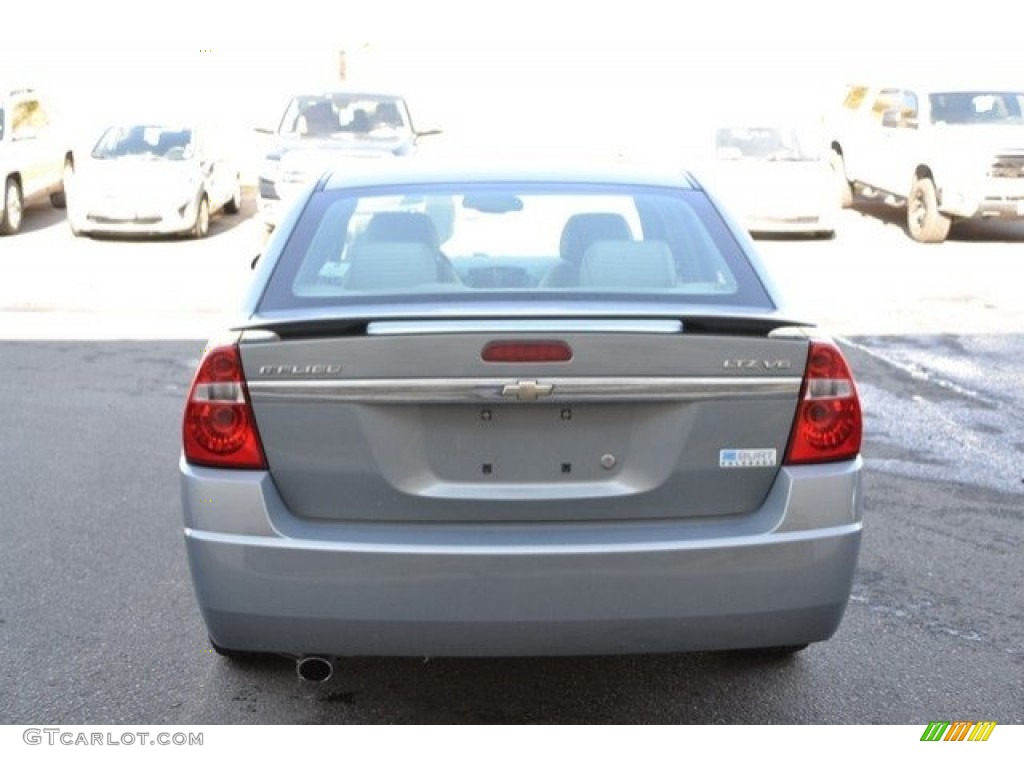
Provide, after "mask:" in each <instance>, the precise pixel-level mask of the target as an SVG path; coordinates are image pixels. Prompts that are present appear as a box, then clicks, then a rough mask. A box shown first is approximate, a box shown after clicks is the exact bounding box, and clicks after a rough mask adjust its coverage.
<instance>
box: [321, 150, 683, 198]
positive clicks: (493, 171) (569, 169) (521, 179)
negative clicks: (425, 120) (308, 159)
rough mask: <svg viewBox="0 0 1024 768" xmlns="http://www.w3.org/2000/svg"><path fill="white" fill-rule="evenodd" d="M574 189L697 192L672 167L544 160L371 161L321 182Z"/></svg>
mask: <svg viewBox="0 0 1024 768" xmlns="http://www.w3.org/2000/svg"><path fill="white" fill-rule="evenodd" d="M463 182H469V183H488V182H509V183H577V184H616V185H630V186H637V185H640V186H659V187H672V188H677V189H696V188H698V187H699V184H698V183H697V182H696V180H695V179H694V178H693V176H692V174H690V173H688V172H687V171H685V170H684V169H682V168H678V167H675V166H673V165H671V164H659V165H652V164H647V163H643V164H641V163H635V162H627V161H623V160H614V159H610V160H609V159H597V160H595V159H590V160H584V159H580V160H578V161H576V160H572V159H565V158H561V157H560V158H558V159H557V160H555V159H552V158H548V157H544V156H534V155H526V156H518V155H514V154H512V155H510V154H503V155H501V156H491V155H489V156H486V157H476V156H454V157H451V156H438V155H418V156H411V157H375V158H373V159H372V160H356V161H354V162H351V163H348V164H344V165H337V166H335V167H333V168H332V169H331V170H330V171H329V172H328V173H327V174H326V175H325V176H324V177H323V180H322V188H323V189H327V190H339V189H351V188H355V187H367V186H390V185H406V184H437V183H463Z"/></svg>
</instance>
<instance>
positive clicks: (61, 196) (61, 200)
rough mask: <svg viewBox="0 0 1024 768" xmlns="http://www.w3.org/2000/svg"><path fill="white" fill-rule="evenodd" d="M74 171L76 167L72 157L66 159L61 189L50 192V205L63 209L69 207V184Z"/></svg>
mask: <svg viewBox="0 0 1024 768" xmlns="http://www.w3.org/2000/svg"><path fill="white" fill-rule="evenodd" d="M74 172H75V168H74V166H73V165H72V164H71V158H68V159H67V160H65V161H64V171H63V172H62V173H61V176H60V189H58V190H57V191H56V192H53V193H51V194H50V205H52V206H53V207H54V208H57V209H63V208H67V207H68V186H69V184H70V182H71V177H72V176H73V175H74Z"/></svg>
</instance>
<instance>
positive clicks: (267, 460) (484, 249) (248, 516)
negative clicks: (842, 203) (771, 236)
mask: <svg viewBox="0 0 1024 768" xmlns="http://www.w3.org/2000/svg"><path fill="white" fill-rule="evenodd" d="M183 433H184V450H183V454H182V458H181V462H180V470H181V477H182V499H183V505H184V515H185V539H186V544H187V551H188V557H189V563H190V566H191V571H192V575H193V580H194V585H195V590H196V595H197V597H198V602H199V607H200V610H201V611H202V615H203V617H204V619H205V621H206V625H207V628H208V630H209V634H210V638H211V640H212V642H213V644H214V646H215V648H217V649H218V650H220V651H222V652H224V653H227V654H233V653H237V652H250V651H255V652H272V653H281V654H288V655H293V656H296V657H299V658H307V657H310V656H322V657H324V658H329V657H333V656H351V655H373V656H381V655H383V656H386V655H402V656H449V655H453V656H483V655H487V656H492V655H564V654H610V653H615V654H617V653H641V652H666V651H688V650H708V649H741V648H775V649H780V648H781V649H785V650H794V649H797V648H800V647H802V646H804V645H806V644H808V643H812V642H816V641H821V640H826V639H827V638H829V637H830V636H831V635H832V634H833V633H834V632H835V630H836V628H837V627H838V625H839V622H840V620H841V618H842V615H843V612H844V610H845V607H846V604H847V601H848V598H849V594H850V586H851V582H852V578H853V572H854V568H855V565H856V561H857V554H858V548H859V542H860V536H861V528H862V521H861V512H860V492H859V485H860V474H861V467H862V462H861V458H860V455H859V451H860V442H861V414H860V406H859V402H858V398H857V392H856V388H855V385H854V382H853V378H852V375H851V373H850V370H849V368H848V366H847V364H846V362H845V360H844V359H843V356H842V353H841V352H840V350H839V348H838V347H837V346H836V345H835V344H834V343H833V342H831V341H830V340H828V339H826V338H822V337H820V336H819V335H818V334H817V333H816V332H815V331H814V329H813V328H810V327H808V326H807V325H806V324H802V323H799V322H797V321H796V320H795V319H794V318H793V317H791V316H789V315H788V314H786V312H785V310H784V308H783V307H782V306H781V305H780V302H779V300H778V298H777V296H776V293H775V291H774V289H773V288H772V287H771V283H770V280H769V278H768V276H767V275H766V273H765V270H764V268H763V266H762V265H761V263H760V262H759V261H758V259H757V257H756V255H755V254H754V253H753V250H752V246H751V243H750V241H749V239H748V238H747V237H746V235H745V233H743V232H742V230H741V229H740V228H739V227H738V226H737V225H736V224H734V223H733V222H732V221H731V220H730V219H729V218H728V216H726V215H725V214H723V212H721V211H720V210H718V209H717V208H716V205H715V203H714V201H713V200H712V199H711V198H710V197H709V196H708V195H707V194H706V193H705V192H704V190H703V189H702V188H701V186H700V184H699V183H698V182H697V181H696V180H695V179H694V178H692V177H690V176H686V175H679V174H669V173H662V172H660V171H650V170H643V169H630V168H626V167H623V166H618V165H609V166H606V167H594V166H593V165H590V166H587V167H585V168H572V167H570V168H565V167H558V168H550V167H543V168H538V167H534V166H523V165H520V166H518V167H512V166H511V165H509V166H507V167H503V168H494V167H487V168H480V167H478V166H470V165H465V164H464V165H460V164H458V163H449V164H444V165H441V164H439V163H436V162H435V163H431V161H429V160H423V161H417V162H412V161H410V162H409V163H403V164H395V165H394V166H391V165H390V164H389V166H387V167H382V168H375V169H373V170H372V172H371V171H367V172H366V175H364V176H361V177H360V176H352V175H351V174H349V175H346V176H345V177H344V178H343V179H342V177H341V176H340V175H334V174H330V173H329V174H326V175H325V176H324V177H323V178H322V179H321V180H320V182H319V183H318V184H317V185H316V186H315V188H312V189H310V190H308V192H307V194H306V195H305V196H304V197H303V198H302V199H301V200H299V201H297V203H296V205H295V207H294V208H293V209H292V211H291V213H290V214H289V215H288V216H287V217H286V219H285V221H284V222H283V223H282V225H281V226H280V227H279V228H278V230H277V231H276V233H275V235H274V238H273V239H272V240H271V242H270V243H269V246H268V250H267V252H266V254H265V255H264V257H263V258H262V259H261V261H260V263H259V265H258V268H257V270H256V273H255V275H254V282H253V286H252V290H251V292H250V294H249V297H248V299H247V300H246V304H245V306H244V307H243V312H242V315H241V317H240V318H239V320H238V322H237V324H236V325H235V326H234V327H232V328H231V329H230V330H229V331H228V332H227V333H226V335H225V336H224V338H222V339H218V340H215V341H213V342H211V344H210V345H209V346H208V348H207V349H206V351H205V354H204V357H203V360H202V362H201V363H200V366H199V370H198V371H197V374H196V377H195V381H194V383H193V386H192V390H191V392H190V395H189V399H188V403H187V405H186V410H185V416H184V429H183ZM321 676H322V675H321Z"/></svg>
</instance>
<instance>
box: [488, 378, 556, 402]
mask: <svg viewBox="0 0 1024 768" xmlns="http://www.w3.org/2000/svg"><path fill="white" fill-rule="evenodd" d="M554 388H555V387H554V385H553V384H538V383H537V382H536V381H517V382H516V383H515V384H506V385H505V386H503V387H502V388H501V394H502V396H503V397H514V398H515V399H516V400H536V399H537V398H539V397H546V396H547V395H550V394H551V391H552V390H553V389H554Z"/></svg>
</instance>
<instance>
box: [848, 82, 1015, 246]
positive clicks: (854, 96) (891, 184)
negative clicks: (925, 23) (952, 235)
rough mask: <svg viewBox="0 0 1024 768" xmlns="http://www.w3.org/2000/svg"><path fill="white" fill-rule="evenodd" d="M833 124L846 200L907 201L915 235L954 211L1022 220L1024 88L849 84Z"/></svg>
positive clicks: (943, 231) (945, 224)
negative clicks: (858, 195) (856, 197)
mask: <svg viewBox="0 0 1024 768" xmlns="http://www.w3.org/2000/svg"><path fill="white" fill-rule="evenodd" d="M830 128H831V136H832V139H831V145H832V164H833V168H834V169H835V170H836V173H837V178H838V179H839V182H840V184H841V185H842V196H843V202H844V204H845V205H847V206H848V205H850V204H851V203H852V201H853V196H854V194H855V193H861V194H867V195H870V196H879V197H882V198H883V199H885V200H887V201H888V202H894V203H897V204H905V205H906V210H907V232H908V233H909V235H910V236H911V237H912V238H914V239H915V240H917V241H919V242H922V243H941V242H942V241H944V240H945V239H946V237H947V236H948V235H949V231H950V227H951V225H952V223H953V222H954V221H957V220H963V219H974V218H989V217H1002V218H1010V219H1019V220H1024V92H1022V91H1019V90H976V89H974V88H964V89H960V88H957V87H943V88H932V87H927V88H918V87H916V86H909V85H907V86H900V87H896V86H892V87H890V86H878V85H852V86H850V87H849V88H848V89H847V91H846V98H845V101H844V102H843V107H842V109H840V110H839V112H838V114H837V115H836V116H835V118H834V119H833V120H831V123H830Z"/></svg>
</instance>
